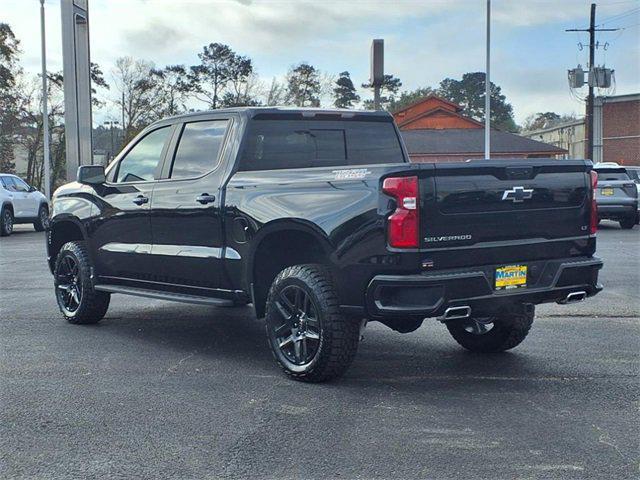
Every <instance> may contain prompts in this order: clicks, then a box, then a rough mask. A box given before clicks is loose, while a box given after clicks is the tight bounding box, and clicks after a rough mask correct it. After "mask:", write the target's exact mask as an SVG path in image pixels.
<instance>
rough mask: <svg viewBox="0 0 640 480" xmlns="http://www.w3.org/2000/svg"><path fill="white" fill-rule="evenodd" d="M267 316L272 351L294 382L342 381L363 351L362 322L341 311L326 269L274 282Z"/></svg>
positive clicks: (311, 268)
mask: <svg viewBox="0 0 640 480" xmlns="http://www.w3.org/2000/svg"><path fill="white" fill-rule="evenodd" d="M265 313H266V315H265V317H266V330H267V338H268V340H269V347H270V348H271V352H272V353H273V356H274V358H275V359H276V361H277V362H278V364H279V365H280V367H281V368H282V370H283V371H284V373H285V374H287V375H288V376H289V377H291V378H294V379H296V380H300V381H304V382H323V381H326V380H331V379H334V378H337V377H339V376H341V375H342V374H343V373H344V372H345V371H346V370H347V368H348V367H349V365H350V364H351V362H352V361H353V359H354V357H355V355H356V352H357V351H358V342H359V340H360V321H358V320H356V319H354V318H351V317H348V316H346V315H344V313H343V312H342V311H341V310H340V302H339V301H338V295H337V293H336V289H335V286H334V283H333V279H332V275H331V272H330V271H329V269H328V268H326V267H325V266H323V265H314V264H304V265H294V266H292V267H287V268H285V269H284V270H282V271H281V272H280V273H279V274H278V275H277V276H276V278H275V279H274V280H273V283H272V284H271V288H270V290H269V295H268V298H267V302H266V312H265Z"/></svg>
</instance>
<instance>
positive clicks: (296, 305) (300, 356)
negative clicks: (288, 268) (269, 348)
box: [269, 285, 322, 366]
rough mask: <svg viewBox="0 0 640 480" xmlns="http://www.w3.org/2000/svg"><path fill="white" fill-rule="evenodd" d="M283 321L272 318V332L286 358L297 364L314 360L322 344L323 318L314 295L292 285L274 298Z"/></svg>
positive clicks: (272, 338)
mask: <svg viewBox="0 0 640 480" xmlns="http://www.w3.org/2000/svg"><path fill="white" fill-rule="evenodd" d="M274 305H275V307H276V309H277V313H278V317H279V321H277V320H276V319H271V322H270V325H269V333H270V336H271V341H272V342H274V344H275V345H276V346H277V349H278V351H279V352H280V355H281V356H282V359H284V360H285V361H286V362H288V363H291V364H293V365H295V366H305V365H308V364H309V363H311V362H312V361H313V359H314V358H315V356H316V354H317V353H318V349H319V347H320V333H321V329H322V326H321V320H320V317H319V315H318V309H317V308H316V306H315V305H314V304H313V300H312V299H311V297H310V296H309V295H308V294H307V292H305V291H304V290H303V288H302V287H300V286H298V285H289V286H287V287H285V288H283V289H282V290H280V292H278V296H277V297H276V298H275V300H274Z"/></svg>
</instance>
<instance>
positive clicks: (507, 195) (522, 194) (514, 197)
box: [502, 187, 533, 203]
mask: <svg viewBox="0 0 640 480" xmlns="http://www.w3.org/2000/svg"><path fill="white" fill-rule="evenodd" d="M531 197H533V188H524V187H513V188H512V189H511V190H505V191H504V193H503V194H502V200H511V201H512V202H513V203H521V202H524V201H525V200H529V199H530V198H531Z"/></svg>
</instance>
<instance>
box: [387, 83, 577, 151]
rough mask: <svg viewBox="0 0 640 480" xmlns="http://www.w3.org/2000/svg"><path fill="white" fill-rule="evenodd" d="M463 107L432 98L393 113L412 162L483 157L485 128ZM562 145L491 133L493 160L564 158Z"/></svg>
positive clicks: (513, 135) (505, 133)
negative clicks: (465, 113)
mask: <svg viewBox="0 0 640 480" xmlns="http://www.w3.org/2000/svg"><path fill="white" fill-rule="evenodd" d="M461 112H462V107H461V106H460V105H457V104H455V103H452V102H450V101H448V100H445V99H443V98H440V97H438V96H436V95H430V96H428V97H426V98H424V99H422V100H420V101H418V102H415V103H413V104H411V105H409V106H408V107H405V108H403V109H402V110H399V111H397V112H395V113H394V114H393V116H394V118H395V121H396V123H397V124H398V127H399V128H400V131H401V132H402V136H403V138H404V141H405V143H406V145H407V151H408V152H409V157H410V159H411V161H413V162H451V161H463V160H467V159H470V158H484V125H483V124H482V123H480V122H478V121H477V120H475V119H473V118H470V117H467V116H465V115H463V114H462V113H461ZM566 153H567V150H566V149H564V148H561V147H559V146H555V145H550V144H547V143H543V142H539V141H536V140H533V139H531V138H525V137H523V136H521V135H516V134H514V133H509V132H502V131H499V130H492V131H491V156H492V158H542V157H557V156H563V155H565V154H566Z"/></svg>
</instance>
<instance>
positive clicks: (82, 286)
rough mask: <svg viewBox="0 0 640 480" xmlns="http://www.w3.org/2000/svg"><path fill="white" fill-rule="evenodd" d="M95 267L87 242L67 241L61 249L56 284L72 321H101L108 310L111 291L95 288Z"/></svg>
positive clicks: (59, 299)
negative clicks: (101, 290)
mask: <svg viewBox="0 0 640 480" xmlns="http://www.w3.org/2000/svg"><path fill="white" fill-rule="evenodd" d="M91 269H92V264H91V259H90V256H89V253H88V252H87V247H86V246H85V244H84V242H77V241H76V242H68V243H65V244H64V245H63V246H62V248H61V249H60V252H58V255H57V257H56V262H55V267H54V270H53V272H54V273H53V284H54V288H55V295H56V301H57V302H58V307H59V308H60V312H62V316H63V317H64V318H65V319H66V320H67V321H68V322H69V323H73V324H93V323H98V322H99V321H100V320H101V319H102V318H103V317H104V316H105V314H106V313H107V309H108V308H109V301H110V299H111V295H110V294H109V293H107V292H100V291H97V290H95V288H94V287H93V282H92V280H91Z"/></svg>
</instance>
